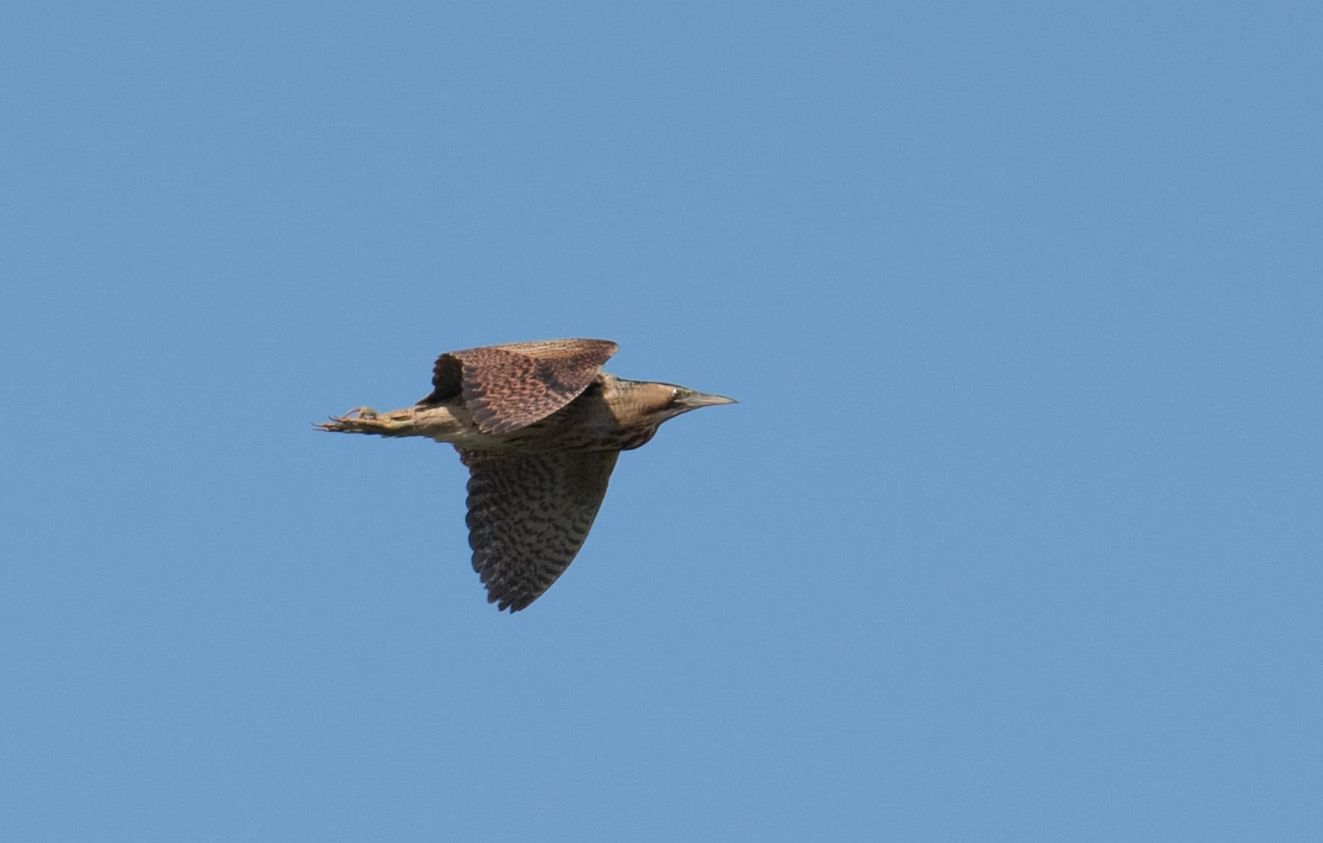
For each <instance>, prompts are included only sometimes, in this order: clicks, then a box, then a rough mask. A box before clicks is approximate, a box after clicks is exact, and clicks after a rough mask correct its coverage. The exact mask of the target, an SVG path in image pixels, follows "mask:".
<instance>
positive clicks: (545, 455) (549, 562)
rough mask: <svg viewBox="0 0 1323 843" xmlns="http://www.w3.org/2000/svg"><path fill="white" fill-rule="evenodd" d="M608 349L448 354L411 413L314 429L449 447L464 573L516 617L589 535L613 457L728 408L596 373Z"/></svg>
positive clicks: (351, 418) (581, 346) (497, 348)
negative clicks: (464, 491) (464, 502)
mask: <svg viewBox="0 0 1323 843" xmlns="http://www.w3.org/2000/svg"><path fill="white" fill-rule="evenodd" d="M616 347H617V346H616V344H615V343H613V342H610V341H608V340H588V339H572V340H545V341H541V342H522V343H511V344H509V345H493V346H486V347H483V348H470V349H465V350H463V351H452V352H449V353H447V354H442V355H441V356H440V357H439V358H437V361H436V365H435V367H433V372H432V387H433V389H432V392H431V393H430V394H429V395H428V396H427V397H426V398H424V399H422V400H421V401H419V402H418V403H417V404H416V405H415V406H413V407H406V408H404V409H400V410H393V411H391V412H389V413H385V414H378V413H376V412H375V411H373V410H371V409H369V408H367V407H360V408H358V409H357V410H353V411H351V412H350V413H349V414H347V415H344V416H341V417H338V418H333V419H331V420H330V421H329V422H326V423H324V424H322V425H319V427H320V428H321V429H322V430H330V431H338V432H342V433H372V434H377V435H380V436H426V437H429V438H431V439H435V440H436V441H438V442H449V443H451V444H452V445H454V446H455V448H456V450H458V451H459V455H460V459H462V460H463V462H464V464H465V465H466V466H468V468H469V485H468V493H469V494H468V511H469V512H468V519H467V522H468V527H469V545H470V546H471V547H472V549H473V567H474V570H476V571H477V572H478V574H479V575H480V576H481V577H482V582H483V584H484V585H486V586H487V599H488V601H489V602H493V603H496V604H497V605H498V607H499V608H501V609H509V610H510V611H512V612H514V611H518V610H519V609H523V608H524V607H526V606H528V605H529V604H530V603H532V602H533V601H534V600H536V599H537V598H538V596H539V595H541V594H542V592H544V591H546V590H547V589H548V588H549V587H550V586H551V584H552V583H553V582H555V581H556V578H557V577H559V576H560V575H561V573H562V572H564V570H565V569H566V568H567V567H569V564H570V562H572V561H573V560H574V557H575V555H576V554H577V553H578V552H579V548H580V547H581V546H582V545H583V541H584V539H585V538H587V536H588V531H589V529H591V528H592V525H593V518H594V517H596V515H597V510H598V507H600V506H601V504H602V498H603V496H604V495H605V494H606V487H607V482H608V480H609V479H610V477H611V470H612V469H613V468H614V467H615V464H616V457H617V456H619V454H620V452H621V451H627V450H630V449H633V448H637V447H639V446H640V445H643V444H644V443H645V442H647V441H648V440H649V439H651V438H652V437H653V435H655V434H656V432H657V428H658V427H659V426H660V425H661V423H662V422H664V421H666V420H667V419H670V418H674V417H675V416H678V415H680V414H681V413H684V412H687V411H689V410H693V409H697V408H698V407H707V406H712V405H715V404H729V403H733V399H730V398H724V397H722V396H720V395H706V394H704V393H701V392H694V391H693V390H690V389H686V388H684V387H680V386H675V385H673V384H667V383H652V382H645V381H629V380H624V379H623V378H617V377H615V376H613V375H609V374H606V373H605V372H603V371H601V368H602V364H604V363H605V362H606V361H607V359H608V358H610V357H611V355H612V354H614V353H615V351H616Z"/></svg>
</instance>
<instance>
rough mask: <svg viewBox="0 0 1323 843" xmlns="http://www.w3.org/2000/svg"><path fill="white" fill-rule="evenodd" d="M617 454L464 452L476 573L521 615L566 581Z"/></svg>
mask: <svg viewBox="0 0 1323 843" xmlns="http://www.w3.org/2000/svg"><path fill="white" fill-rule="evenodd" d="M619 454H620V452H619V451H543V452H535V453H520V454H510V453H497V452H492V451H460V452H459V455H460V458H461V459H462V460H463V461H464V464H465V465H467V466H468V467H469V486H468V491H469V496H468V510H469V513H468V526H469V546H470V547H472V548H473V569H474V570H475V571H477V572H478V574H479V576H481V577H482V582H483V584H484V585H485V586H487V601H488V602H489V603H496V604H497V606H498V608H500V609H509V610H510V611H512V612H517V611H519V610H520V609H523V608H524V607H526V606H528V604H530V603H532V602H533V601H534V600H536V599H537V598H538V596H539V595H541V594H542V592H544V591H546V590H547V589H548V588H550V587H551V584H552V583H553V582H555V581H556V578H557V577H559V576H560V575H561V574H562V573H564V571H565V569H566V568H568V567H569V565H570V562H572V561H574V557H575V555H576V554H577V553H578V552H579V548H580V547H581V546H582V545H583V540H584V539H585V538H587V536H588V530H589V529H591V528H592V526H593V519H594V518H595V517H596V516H597V510H598V507H600V506H601V505H602V498H603V496H605V495H606V486H607V482H608V481H609V480H610V478H611V469H613V468H615V464H616V457H618V456H619Z"/></svg>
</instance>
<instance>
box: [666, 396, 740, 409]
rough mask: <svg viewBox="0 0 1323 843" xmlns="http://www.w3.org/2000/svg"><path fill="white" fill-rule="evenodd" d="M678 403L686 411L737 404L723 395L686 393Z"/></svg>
mask: <svg viewBox="0 0 1323 843" xmlns="http://www.w3.org/2000/svg"><path fill="white" fill-rule="evenodd" d="M679 403H680V404H681V405H683V406H684V408H685V409H686V410H697V409H698V408H699V407H715V406H716V405H718V404H738V403H739V402H738V401H736V400H735V399H734V398H727V397H726V396H724V395H709V394H708V393H706V392H687V393H685V394H684V395H683V396H682V397H681V398H680V401H679Z"/></svg>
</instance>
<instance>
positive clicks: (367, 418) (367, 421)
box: [316, 407, 387, 433]
mask: <svg viewBox="0 0 1323 843" xmlns="http://www.w3.org/2000/svg"><path fill="white" fill-rule="evenodd" d="M316 427H317V429H318V430H329V431H333V432H335V433H382V432H384V428H386V427H387V425H386V424H383V423H382V421H381V417H380V416H378V415H377V411H376V410H374V409H372V408H371V407H355V408H354V409H352V410H350V411H349V412H347V413H345V414H344V415H343V416H332V417H331V418H330V419H329V420H328V421H324V422H322V423H321V424H318V425H316Z"/></svg>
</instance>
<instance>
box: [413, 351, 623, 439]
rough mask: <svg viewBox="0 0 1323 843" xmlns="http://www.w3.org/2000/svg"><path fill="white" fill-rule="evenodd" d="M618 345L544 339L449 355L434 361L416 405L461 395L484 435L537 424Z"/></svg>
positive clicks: (585, 383) (571, 394)
mask: <svg viewBox="0 0 1323 843" xmlns="http://www.w3.org/2000/svg"><path fill="white" fill-rule="evenodd" d="M617 348H618V346H617V345H616V344H615V343H613V342H611V341H610V340H588V339H575V340H544V341H541V342H520V343H511V344H508V345H491V346H485V347H483V348H470V349H465V350H463V351H452V352H449V353H447V354H442V355H441V356H440V357H438V358H437V361H436V365H435V366H434V367H433V369H432V386H433V390H432V393H431V394H430V395H428V396H427V397H426V398H424V399H423V400H422V401H419V402H418V403H419V404H435V403H439V402H442V401H446V400H449V399H451V398H455V397H457V396H463V400H464V405H465V406H466V407H468V409H469V411H470V412H472V413H473V420H474V422H475V423H476V424H477V426H478V429H479V430H480V431H482V432H483V433H508V432H510V431H512V430H518V429H519V428H521V427H527V426H529V425H530V424H533V423H534V422H537V421H540V420H542V419H544V418H546V417H547V416H549V415H551V414H552V413H554V412H556V411H557V410H559V409H560V408H561V407H564V406H565V405H566V404H568V403H570V402H571V401H573V400H574V399H575V398H577V397H578V396H579V395H580V393H582V392H583V391H584V390H585V389H587V388H588V385H589V384H591V383H592V382H593V378H595V377H597V374H598V372H600V371H601V370H602V364H604V363H605V362H606V361H607V360H608V359H609V358H610V357H611V355H612V354H615V353H616V349H617Z"/></svg>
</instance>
